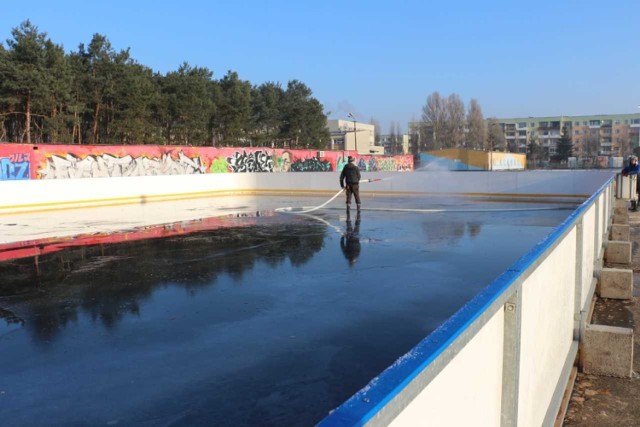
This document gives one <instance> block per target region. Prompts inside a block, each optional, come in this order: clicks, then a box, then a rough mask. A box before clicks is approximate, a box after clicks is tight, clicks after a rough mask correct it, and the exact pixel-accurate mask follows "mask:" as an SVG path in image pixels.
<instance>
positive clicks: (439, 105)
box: [422, 91, 447, 150]
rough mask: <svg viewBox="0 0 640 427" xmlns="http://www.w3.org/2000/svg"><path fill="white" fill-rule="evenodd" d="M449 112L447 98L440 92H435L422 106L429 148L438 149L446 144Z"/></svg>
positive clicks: (423, 122)
mask: <svg viewBox="0 0 640 427" xmlns="http://www.w3.org/2000/svg"><path fill="white" fill-rule="evenodd" d="M446 117H447V113H446V106H445V100H444V99H442V97H441V96H440V93H438V92H437V91H436V92H433V93H432V94H431V95H429V96H428V97H427V103H426V104H425V105H424V106H423V107H422V124H423V129H424V130H425V131H426V135H425V137H426V140H427V144H426V145H427V146H426V148H427V149H432V150H437V149H440V148H442V147H443V145H444V135H445V121H446Z"/></svg>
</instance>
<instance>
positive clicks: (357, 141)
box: [327, 120, 384, 155]
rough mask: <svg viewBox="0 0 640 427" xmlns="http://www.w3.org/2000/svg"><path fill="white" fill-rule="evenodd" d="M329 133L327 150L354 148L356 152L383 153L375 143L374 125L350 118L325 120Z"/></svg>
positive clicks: (382, 149)
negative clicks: (329, 139) (329, 140)
mask: <svg viewBox="0 0 640 427" xmlns="http://www.w3.org/2000/svg"><path fill="white" fill-rule="evenodd" d="M327 128H328V129H329V133H330V135H331V142H330V144H329V146H328V147H327V148H328V149H329V150H355V151H357V152H358V154H363V155H364V154H384V147H382V146H377V145H376V144H375V126H373V125H371V124H369V123H360V122H355V121H352V120H327Z"/></svg>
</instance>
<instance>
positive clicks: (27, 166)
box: [0, 144, 413, 180]
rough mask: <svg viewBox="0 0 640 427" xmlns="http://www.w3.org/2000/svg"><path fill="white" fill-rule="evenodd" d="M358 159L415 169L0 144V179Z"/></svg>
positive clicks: (295, 157)
mask: <svg viewBox="0 0 640 427" xmlns="http://www.w3.org/2000/svg"><path fill="white" fill-rule="evenodd" d="M347 156H354V157H355V158H356V164H357V165H358V167H359V168H360V170H362V171H368V172H374V171H411V170H413V157H412V156H358V155H357V154H356V153H355V152H352V151H317V150H283V149H271V148H213V147H184V146H158V145H153V146H151V145H118V146H92V145H49V144H46V145H45V144H42V145H26V144H0V180H22V179H65V178H100V177H112V176H143V175H184V174H204V173H243V172H268V173H270V172H338V171H341V170H342V168H343V167H344V165H345V164H346V163H347Z"/></svg>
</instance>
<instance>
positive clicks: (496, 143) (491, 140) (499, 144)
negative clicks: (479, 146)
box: [486, 118, 507, 151]
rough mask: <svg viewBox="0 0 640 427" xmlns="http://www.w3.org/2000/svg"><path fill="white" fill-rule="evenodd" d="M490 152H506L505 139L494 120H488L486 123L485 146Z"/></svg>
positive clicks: (498, 124) (496, 121) (500, 128)
mask: <svg viewBox="0 0 640 427" xmlns="http://www.w3.org/2000/svg"><path fill="white" fill-rule="evenodd" d="M486 148H487V149H488V150H491V151H506V149H507V139H506V138H505V136H504V131H503V130H502V127H500V123H498V120H497V119H495V118H490V119H489V121H488V123H487V146H486Z"/></svg>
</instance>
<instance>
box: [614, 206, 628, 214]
mask: <svg viewBox="0 0 640 427" xmlns="http://www.w3.org/2000/svg"><path fill="white" fill-rule="evenodd" d="M628 212H629V208H628V207H627V206H626V205H625V206H616V207H615V208H613V214H614V215H626V214H627V213H628Z"/></svg>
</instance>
